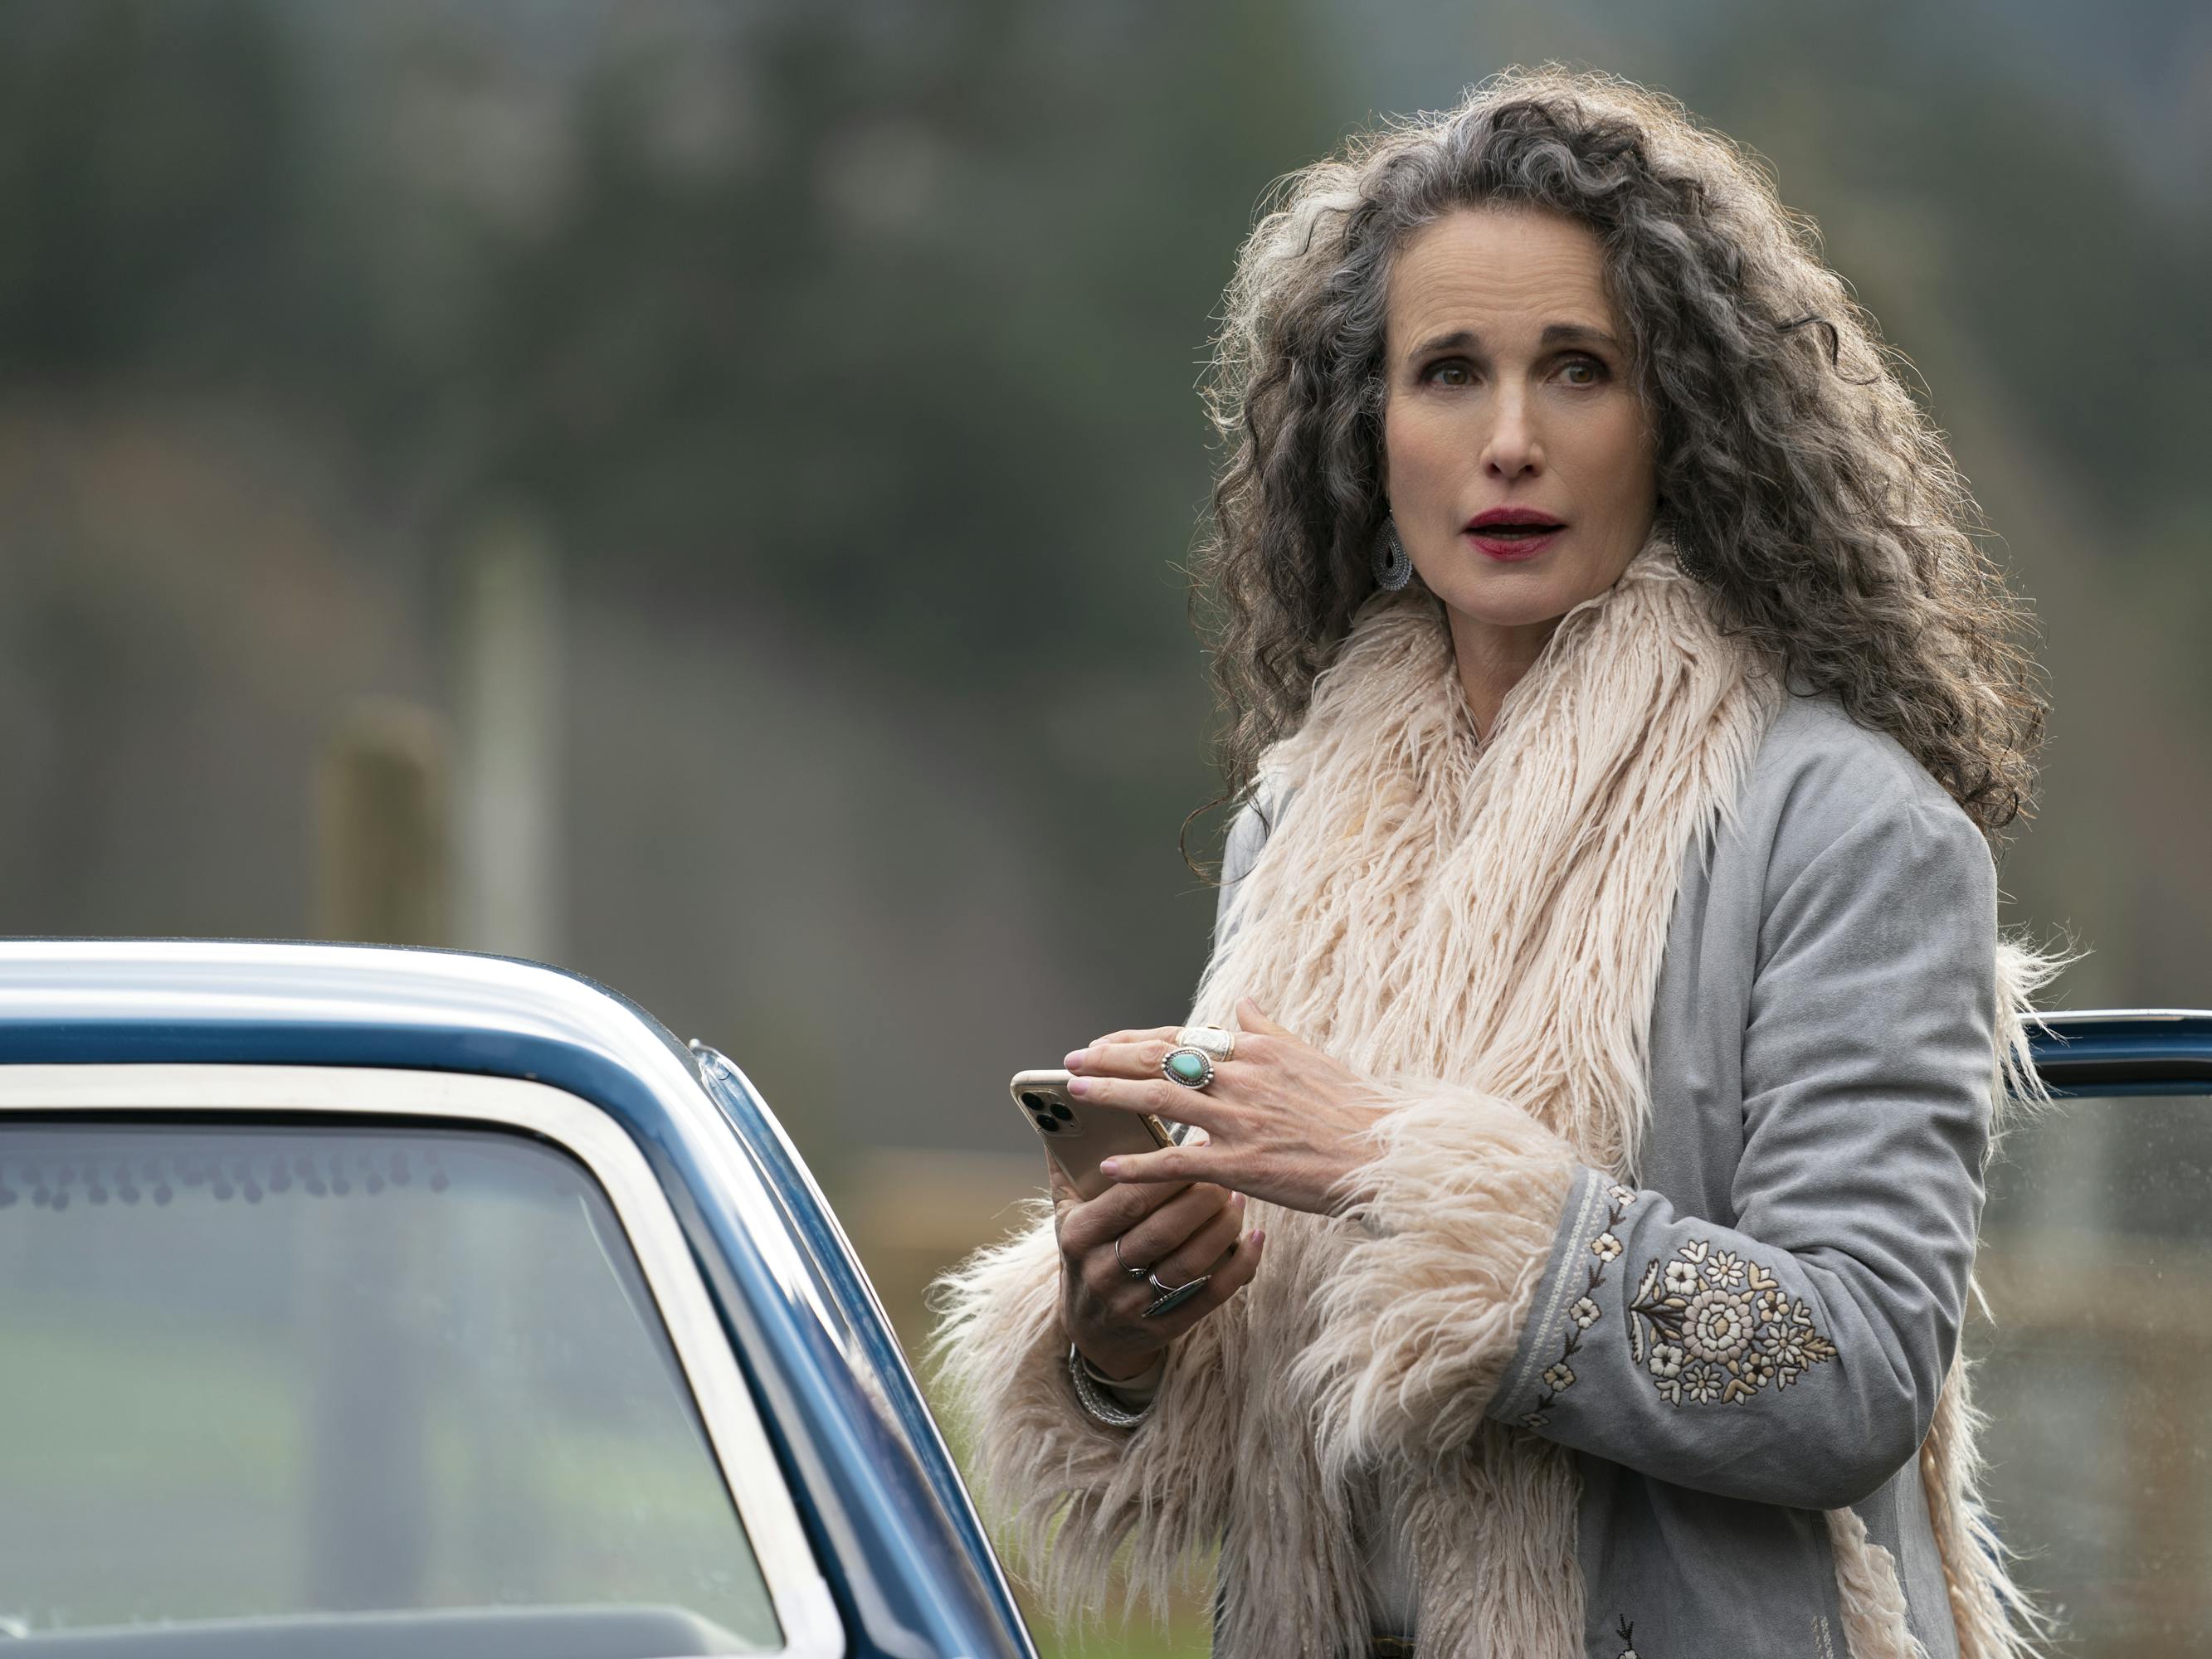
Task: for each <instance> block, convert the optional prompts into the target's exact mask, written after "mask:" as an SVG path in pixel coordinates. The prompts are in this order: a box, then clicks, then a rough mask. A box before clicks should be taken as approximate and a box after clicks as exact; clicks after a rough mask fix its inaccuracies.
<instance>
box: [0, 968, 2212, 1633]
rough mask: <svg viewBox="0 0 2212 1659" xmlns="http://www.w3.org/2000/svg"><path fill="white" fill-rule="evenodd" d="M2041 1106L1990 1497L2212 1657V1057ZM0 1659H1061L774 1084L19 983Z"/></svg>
mask: <svg viewBox="0 0 2212 1659" xmlns="http://www.w3.org/2000/svg"><path fill="white" fill-rule="evenodd" d="M2042 1063H2043V1064H2044V1066H2045V1073H2046V1075H2047V1076H2048V1077H2049V1078H2050V1079H2051V1080H2052V1081H2053V1082H2054V1083H2056V1084H2057V1085H2060V1086H2061V1087H2062V1088H2063V1089H2065V1090H2067V1091H2069V1093H2070V1094H2072V1095H2074V1096H2076V1097H2081V1100H2082V1101H2084V1102H2091V1101H2093V1102H2094V1103H2095V1104H2094V1108H2093V1109H2087V1110H2083V1111H2080V1112H2072V1113H2068V1114H2064V1115H2052V1116H2051V1117H2050V1118H2048V1119H2046V1120H2045V1121H2042V1122H2039V1123H2038V1124H2035V1125H2031V1126H2029V1127H2027V1128H2026V1129H2024V1130H2023V1131H2022V1132H2021V1136H2020V1137H2019V1138H2018V1139H2017V1140H2016V1142H2015V1152H2014V1153H2013V1156H2012V1157H2011V1158H2008V1162H2007V1164H2006V1165H2005V1166H2004V1167H2005V1168H2006V1169H2007V1170H2011V1171H2013V1172H2014V1178H2013V1187H2012V1188H2010V1189H2005V1190H1998V1191H1995V1192H1993V1194H1992V1200H1991V1210H1990V1230H1991V1231H1990V1237H1991V1240H1992V1248H1991V1249H1990V1251H1988V1252H1986V1253H1985V1259H1984V1272H1985V1277H1987V1278H1989V1279H1992V1280H1993V1281H1994V1288H1993V1291H1992V1296H1993V1299H1994V1300H1995V1301H1996V1303H1997V1304H1998V1307H1999V1309H2000V1316H1999V1319H1998V1321H1997V1322H1996V1325H1995V1326H1993V1327H1991V1328H1990V1330H1992V1331H1994V1332H1995V1333H1996V1335H1995V1336H1994V1337H1989V1336H1987V1335H1986V1334H1985V1336H1984V1346H1986V1347H1988V1348H1989V1349H1990V1358H1989V1363H1988V1364H1986V1365H1985V1367H1984V1370H1983V1372H1982V1376H1983V1378H1984V1383H1983V1387H1984V1404H1985V1405H1986V1404H1995V1405H1997V1406H1999V1407H2001V1414H2000V1417H1999V1422H1998V1424H1997V1425H1996V1428H1994V1429H1993V1431H1992V1435H1991V1445H1992V1449H1993V1450H1994V1451H1995V1452H1996V1455H1997V1456H1998V1458H1999V1468H1998V1478H1997V1479H1996V1481H1995V1483H1994V1487H1993V1495H1994V1497H1995V1498H1996V1502H1997V1504H1998V1507H1999V1514H2000V1516H2001V1518H2002V1520H2004V1521H2005V1522H2006V1523H2007V1524H2008V1528H2017V1529H2018V1530H2019V1531H2020V1532H2021V1533H2022V1534H2025V1535H2027V1536H2029V1537H2030V1538H2031V1539H2032V1541H2037V1542H2041V1543H2045V1544H2048V1545H2050V1546H2051V1547H2052V1551H2053V1553H2055V1554H2056V1555H2057V1559H2055V1560H2053V1559H2045V1560H2044V1561H2043V1562H2042V1563H2041V1564H2040V1565H2041V1567H2042V1569H2044V1570H2046V1571H2049V1572H2055V1573H2056V1574H2057V1577H2059V1578H2060V1579H2062V1580H2064V1581H2065V1582H2064V1583H2060V1584H2058V1585H2057V1586H2056V1589H2057V1590H2058V1591H2059V1592H2061V1593H2065V1594H2070V1595H2072V1597H2073V1605H2074V1607H2075V1611H2076V1613H2081V1612H2083V1611H2085V1610H2086V1611H2087V1613H2089V1614H2090V1615H2091V1616H2092V1620H2093V1621H2094V1620H2099V1619H2105V1620H2107V1622H2110V1621H2111V1620H2127V1619H2132V1618H2138V1617H2142V1616H2148V1615H2144V1614H2142V1613H2141V1611H2140V1610H2141V1609H2142V1607H2145V1606H2148V1607H2150V1608H2152V1610H2153V1611H2154V1613H2155V1614H2156V1616H2157V1617H2158V1618H2159V1619H2160V1620H2162V1621H2164V1622H2163V1623H2162V1624H2161V1625H2160V1626H2158V1628H2163V1629H2166V1630H2167V1631H2172V1630H2176V1629H2179V1628H2183V1627H2185V1621H2187V1620H2192V1619H2194V1620H2197V1624H2196V1626H2195V1628H2196V1629H2197V1630H2198V1631H2200V1632H2201V1631H2203V1629H2204V1628H2205V1625H2204V1623H2203V1616H2204V1613H2205V1611H2206V1608H2205V1602H2204V1599H2203V1598H2204V1595H2205V1592H2204V1590H2203V1586H2204V1585H2205V1584H2206V1583H2212V1560H2208V1559H2206V1546H2207V1532H2206V1523H2205V1520H2204V1516H2205V1514H2206V1511H2207V1510H2208V1508H2212V1505H2208V1504H2207V1502H2206V1493H2207V1486H2206V1485H2205V1483H2204V1481H2203V1476H2202V1474H2200V1473H2198V1472H2199V1471H2201V1470H2202V1469H2203V1468H2204V1465H2205V1459H2206V1455H2207V1449H2206V1446H2205V1444H2204V1443H2203V1441H2202V1440H2201V1439H2199V1440H2197V1442H2196V1443H2194V1444H2193V1448H2191V1447H2185V1446H2184V1445H2183V1444H2182V1443H2181V1442H2179V1441H2177V1440H2176V1439H2175V1438H2174V1436H2176V1435H2177V1434H2179V1435H2181V1436H2183V1437H2187V1436H2188V1435H2190V1434H2195V1433H2201V1425H2199V1426H2198V1427H2196V1428H2191V1427H2190V1426H2189V1424H2188V1423H2186V1422H2185V1423H2183V1425H2182V1426H2181V1427H2179V1428H2177V1427H2176V1426H2175V1425H2176V1423H2177V1422H2179V1421H2181V1419H2179V1418H2178V1417H2177V1415H2176V1413H2178V1412H2186V1411H2190V1410H2195V1409H2197V1403H2192V1402H2202V1401H2203V1399H2204V1385H2203V1380H2202V1379H2203V1377H2204V1376H2206V1375H2207V1374H2208V1372H2207V1370H2206V1369H2205V1368H2204V1367H2203V1364H2202V1363H2201V1360H2202V1355H2201V1353H2200V1350H2201V1349H2202V1348H2203V1344H2204V1338H2203V1335H2202V1334H2200V1333H2201V1331H2202V1329H2203V1324H2204V1322H2203V1321H2202V1319H2201V1317H2200V1316H2199V1315H2200V1310H2201V1306H2202V1304H2195V1306H2193V1307H2192V1306H2191V1305H2187V1304H2186V1301H2184V1302H2183V1303H2181V1304H2176V1305H2174V1306H2173V1307H2172V1308H2171V1309H2169V1310H2168V1311H2169V1312H2170V1314H2171V1317H2170V1318H2169V1319H2164V1320H2161V1319H2159V1318H2158V1317H2156V1309H2155V1307H2154V1306H2148V1304H2152V1303H2160V1299H2161V1298H2162V1297H2163V1298H2165V1299H2168V1300H2170V1299H2172V1297H2175V1296H2181V1297H2186V1296H2187V1294H2188V1292H2189V1289H2190V1287H2189V1285H2187V1284H2186V1283H2185V1280H2184V1279H2181V1278H2180V1277H2178V1276H2177V1275H2180V1274H2183V1273H2197V1272H2202V1271H2203V1268H2204V1266H2205V1261H2207V1260H2212V1255H2208V1252H2207V1250H2206V1248H2205V1244H2204V1242H2203V1241H2204V1240H2205V1238H2206V1237H2212V1230H2208V1229H2207V1228H2206V1226H2205V1225H2204V1223H2203V1217H2204V1216H2205V1215H2206V1214H2207V1213H2208V1212H2212V1204H2208V1203H2207V1202H2206V1198H2207V1194H2206V1193H2205V1190H2204V1186H2203V1172H2204V1167H2205V1164H2206V1162H2207V1158H2206V1153H2207V1151H2208V1149H2212V1135H2208V1134H2207V1133H2206V1127H2205V1115H2204V1114H2203V1111H2202V1107H2203V1104H2204V1102H2203V1098H2202V1097H2203V1095H2204V1094H2205V1093H2206V1092H2207V1091H2212V1016H2208V1015H2205V1014H2199V1013H2187V1012H2140V1011H2139V1012H2130V1013H2124V1014H2091V1015H2075V1016H2069V1017H2065V1018H2061V1019H2057V1020H2055V1021H2054V1022H2053V1030H2052V1033H2051V1035H2050V1036H2048V1037H2047V1038H2046V1039H2045V1042H2044V1044H2043V1048H2042ZM2116 1113H2124V1114H2126V1117H2125V1120H2124V1124H2122V1121H2121V1120H2120V1119H2119V1118H2117V1117H2116V1116H2115V1114H2116ZM2116 1125H2120V1126H2121V1127H2123V1128H2124V1133H2115V1132H2114V1130H2115V1126H2116ZM2192 1160H2193V1161H2192ZM2192 1171H2193V1172H2194V1173H2193V1176H2192V1174H2191V1172H2192ZM2115 1275H2117V1279H2116V1278H2115ZM2161 1276H2163V1277H2161ZM2161 1286H2162V1288H2161ZM2137 1303H2145V1304H2146V1307H2145V1308H2143V1309H2138V1308H2136V1304H2137ZM2008 1306H2009V1307H2010V1308H2012V1309H2013V1310H2016V1312H2015V1316H2014V1317H2012V1318H2011V1319H2010V1320H2009V1321H2008V1319H2007V1317H2006V1315H2005V1312H2004V1310H2006V1309H2007V1307H2008ZM2137 1326H2141V1327H2142V1329H2140V1330H2137V1329H2136V1327H2137ZM2145 1367H2148V1374H2149V1375H2151V1376H2154V1377H2156V1378H2160V1379H2164V1380H2165V1382H2166V1383H2167V1384H2169V1385H2171V1386H2172V1387H2174V1388H2179V1389H2181V1390H2182V1393H2181V1395H2179V1396H2173V1395H2167V1396H2165V1397H2161V1396H2160V1395H2159V1394H2158V1393H2157V1392H2156V1391H2155V1390H2150V1391H2146V1390H2145V1389H2142V1387H2141V1386H2139V1384H2140V1379H2141V1377H2142V1376H2143V1375H2144V1374H2145V1372H2144V1369H2143V1368H2145ZM2130 1412H2132V1413H2138V1414H2140V1416H2141V1419H2142V1420H2141V1421H2140V1422H2139V1423H2138V1422H2136V1419H2133V1418H2130V1416H2129V1413H2130ZM2194 1420H2195V1419H2190V1421H2192V1422H2193V1421H2194ZM2177 1456H2178V1457H2179V1461H2178V1462H2177V1461H2176V1459H2177ZM2112 1468H2118V1470H2119V1472H2120V1473H2119V1474H2118V1475H2112V1474H2110V1471H2111V1469H2112ZM0 1472H4V1473H0V1654H5V1653H9V1652H13V1651H16V1650H22V1651H24V1652H26V1653H27V1654H38V1653H46V1652H52V1653H56V1654H70V1655H76V1656H83V1659H101V1656H115V1659H134V1656H137V1659H196V1656H201V1655H210V1656H212V1655H216V1654H222V1655H243V1656H257V1655H264V1654H266V1655H270V1656H275V1655H280V1654H281V1655H288V1656H289V1655H304V1656H326V1659H356V1656H359V1659H367V1656H377V1659H385V1656H395V1659H396V1656H402V1655H404V1656H447V1655H453V1656H459V1655H464V1654H465V1655H469V1656H491V1659H503V1656H508V1655H512V1656H516V1659H522V1656H529V1659H671V1656H677V1655H690V1654H758V1653H781V1654H792V1655H804V1656H832V1655H853V1656H884V1659H891V1656H898V1659H923V1656H956V1655H960V1656H976V1659H981V1656H999V1655H1033V1654H1034V1653H1035V1652H1036V1649H1035V1647H1034V1646H1033V1645H1032V1643H1031V1638H1030V1635H1029V1634H1028V1632H1026V1631H1025V1630H1024V1626H1023V1623H1022V1620H1021V1617H1020V1615H1019V1613H1018V1609H1017V1607H1016V1605H1015V1602H1014V1600H1013V1598H1012V1595H1011V1594H1010V1592H1009V1589H1008V1586H1007V1583H1006V1578H1005V1577H1004V1575H1003V1574H1002V1572H1001V1571H1000V1566H999V1564H998V1562H997V1560H996V1559H994V1555H993V1553H992V1551H991V1548H990V1547H989V1545H988V1543H987V1540H986V1538H985V1535H984V1533H983V1530H982V1528H981V1526H980V1525H979V1524H978V1521H977V1517H976V1515H975V1510H974V1509H973V1507H972V1506H971V1504H970V1503H969V1498H968V1494H967V1492H966V1490H965V1488H964V1487H963V1485H962V1483H961V1480H960V1477H959V1474H958V1473H957V1470H956V1468H955V1467H954V1464H953V1462H952V1460H951V1457H950V1456H949V1455H948V1454H947V1451H946V1448H945V1443H944V1442H943V1440H942V1439H941V1438H940V1437H939V1433H938V1431H937V1428H936V1426H935V1425H934V1424H933V1421H932V1419H931V1417H930V1415H929V1413H928V1411H927V1407H926V1406H925V1404H924V1401H923V1399H922V1396H921V1394H920V1392H919V1391H918V1390H917V1389H916V1387H915V1381H914V1378H913V1376H912V1375H911V1374H910V1373H909V1371H908V1367H907V1365H906V1364H905V1362H904V1360H903V1358H902V1356H901V1352H900V1350H899V1347H898V1345H897V1343H896V1340H895V1339H894V1338H893V1336H892V1334H891V1328H890V1323H889V1322H888V1321H887V1320H886V1318H885V1317H884V1310H883V1309H882V1307H881V1305H880V1304H879V1303H878V1300H877V1298H876V1296H875V1294H874V1292H873V1291H872V1288H871V1287H870V1285H869V1284H868V1281H867V1279H866V1276H865V1275H864V1274H863V1273H862V1271H861V1269H860V1264H859V1262H858V1261H857V1259H856V1258H855V1256H854V1253H853V1250H852V1249H851V1248H850V1246H849V1244H848V1242H847V1240H846V1238H845V1236H844V1234H843V1232H842V1231H841V1229H840V1227H839V1225H838V1223H837V1220H836V1217H835V1216H834V1215H833V1214H832V1213H831V1212H830V1210H829V1206H827V1205H826V1204H825V1203H824V1202H823V1197H822V1194H820V1192H819V1191H818V1190H817V1188H816V1187H815V1185H814V1183H813V1181H812V1180H811V1177H810V1176H809V1175H808V1173H807V1171H806V1169H805V1165H804V1164H802V1163H801V1161H800V1160H799V1158H798V1156H797V1155H796V1154H795V1153H794V1152H793V1149H792V1146H791V1144H790V1142H789V1141H788V1140H787V1139H786V1137H785V1135H784V1133H783V1132H782V1130H781V1128H780V1127H779V1126H778V1124H777V1122H776V1120H775V1116H774V1115H772V1114H771V1113H770V1112H769V1109H768V1107H767V1106H766V1104H765V1103H763V1101H762V1099H761V1098H760V1097H759V1095H758V1093H757V1091H755V1090H754V1089H753V1087H752V1086H751V1085H750V1083H748V1081H747V1080H746V1079H745V1077H744V1073H742V1072H741V1071H740V1070H739V1069H738V1067H737V1066H735V1065H733V1064H732V1062H731V1061H730V1060H727V1059H726V1058H724V1057H723V1056H722V1055H721V1054H718V1053H716V1052H715V1051H714V1049H712V1048H707V1047H704V1046H702V1044H699V1043H696V1042H693V1043H690V1044H686V1043H684V1042H678V1040H677V1039H676V1038H675V1037H674V1036H671V1034H670V1033H669V1032H668V1031H667V1030H665V1029H664V1028H663V1027H662V1026H661V1025H660V1024H659V1023H657V1022H656V1021H655V1020H654V1019H653V1018H652V1017H651V1016H650V1015H649V1014H647V1012H645V1011H644V1010H642V1009H641V1008H639V1007H638V1006H635V1004H633V1003H631V1002H629V1001H628V1000H625V999H623V997H621V996H619V995H618V994H615V993H613V992H611V991H609V990H607V989H606V988H605V987H601V986H599V985H597V984H594V983H592V981H588V980H586V979H583V978H580V977H578V976H576V975H572V974H568V973H564V972H561V971H558V970H556V969H550V968H547V967H544V966H541V965H538V964H535V963H526V962H520V961H515V960H512V959H509V958H505V957H485V956H475V955H469V954H464V953H460V952H453V951H423V950H408V949H398V948H385V947H375V946H356V945H314V944H302V943H257V942H246V941H210V940H177V939H170V940H53V939H36V940H13V941H0ZM2146 1481H2148V1483H2149V1484H2148V1485H2145V1484H2144V1483H2145V1482H2146ZM2068 1575H2072V1577H2070V1578H2069V1577H2068ZM2030 1576H2031V1577H2034V1576H2035V1575H2034V1572H2033V1571H2031V1574H2030ZM2075 1579H2078V1580H2080V1583H2075V1582H2074V1581H2075ZM2145 1597H2148V1598H2149V1600H2148V1602H2146V1601H2144V1598H2145ZM2108 1615H2109V1617H2108ZM2176 1621H2183V1622H2176ZM2100 1628H2101V1626H2100ZM2146 1628H2149V1627H2148V1626H2146ZM2113 1629H2114V1630H2115V1631H2116V1632H2117V1630H2118V1626H2113ZM2114 1639H2115V1640H2118V1637H2117V1635H2116V1636H2115V1638H2114ZM2112 1650H2113V1651H2119V1650H2121V1649H2120V1648H2118V1647H2114V1648H2112Z"/></svg>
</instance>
